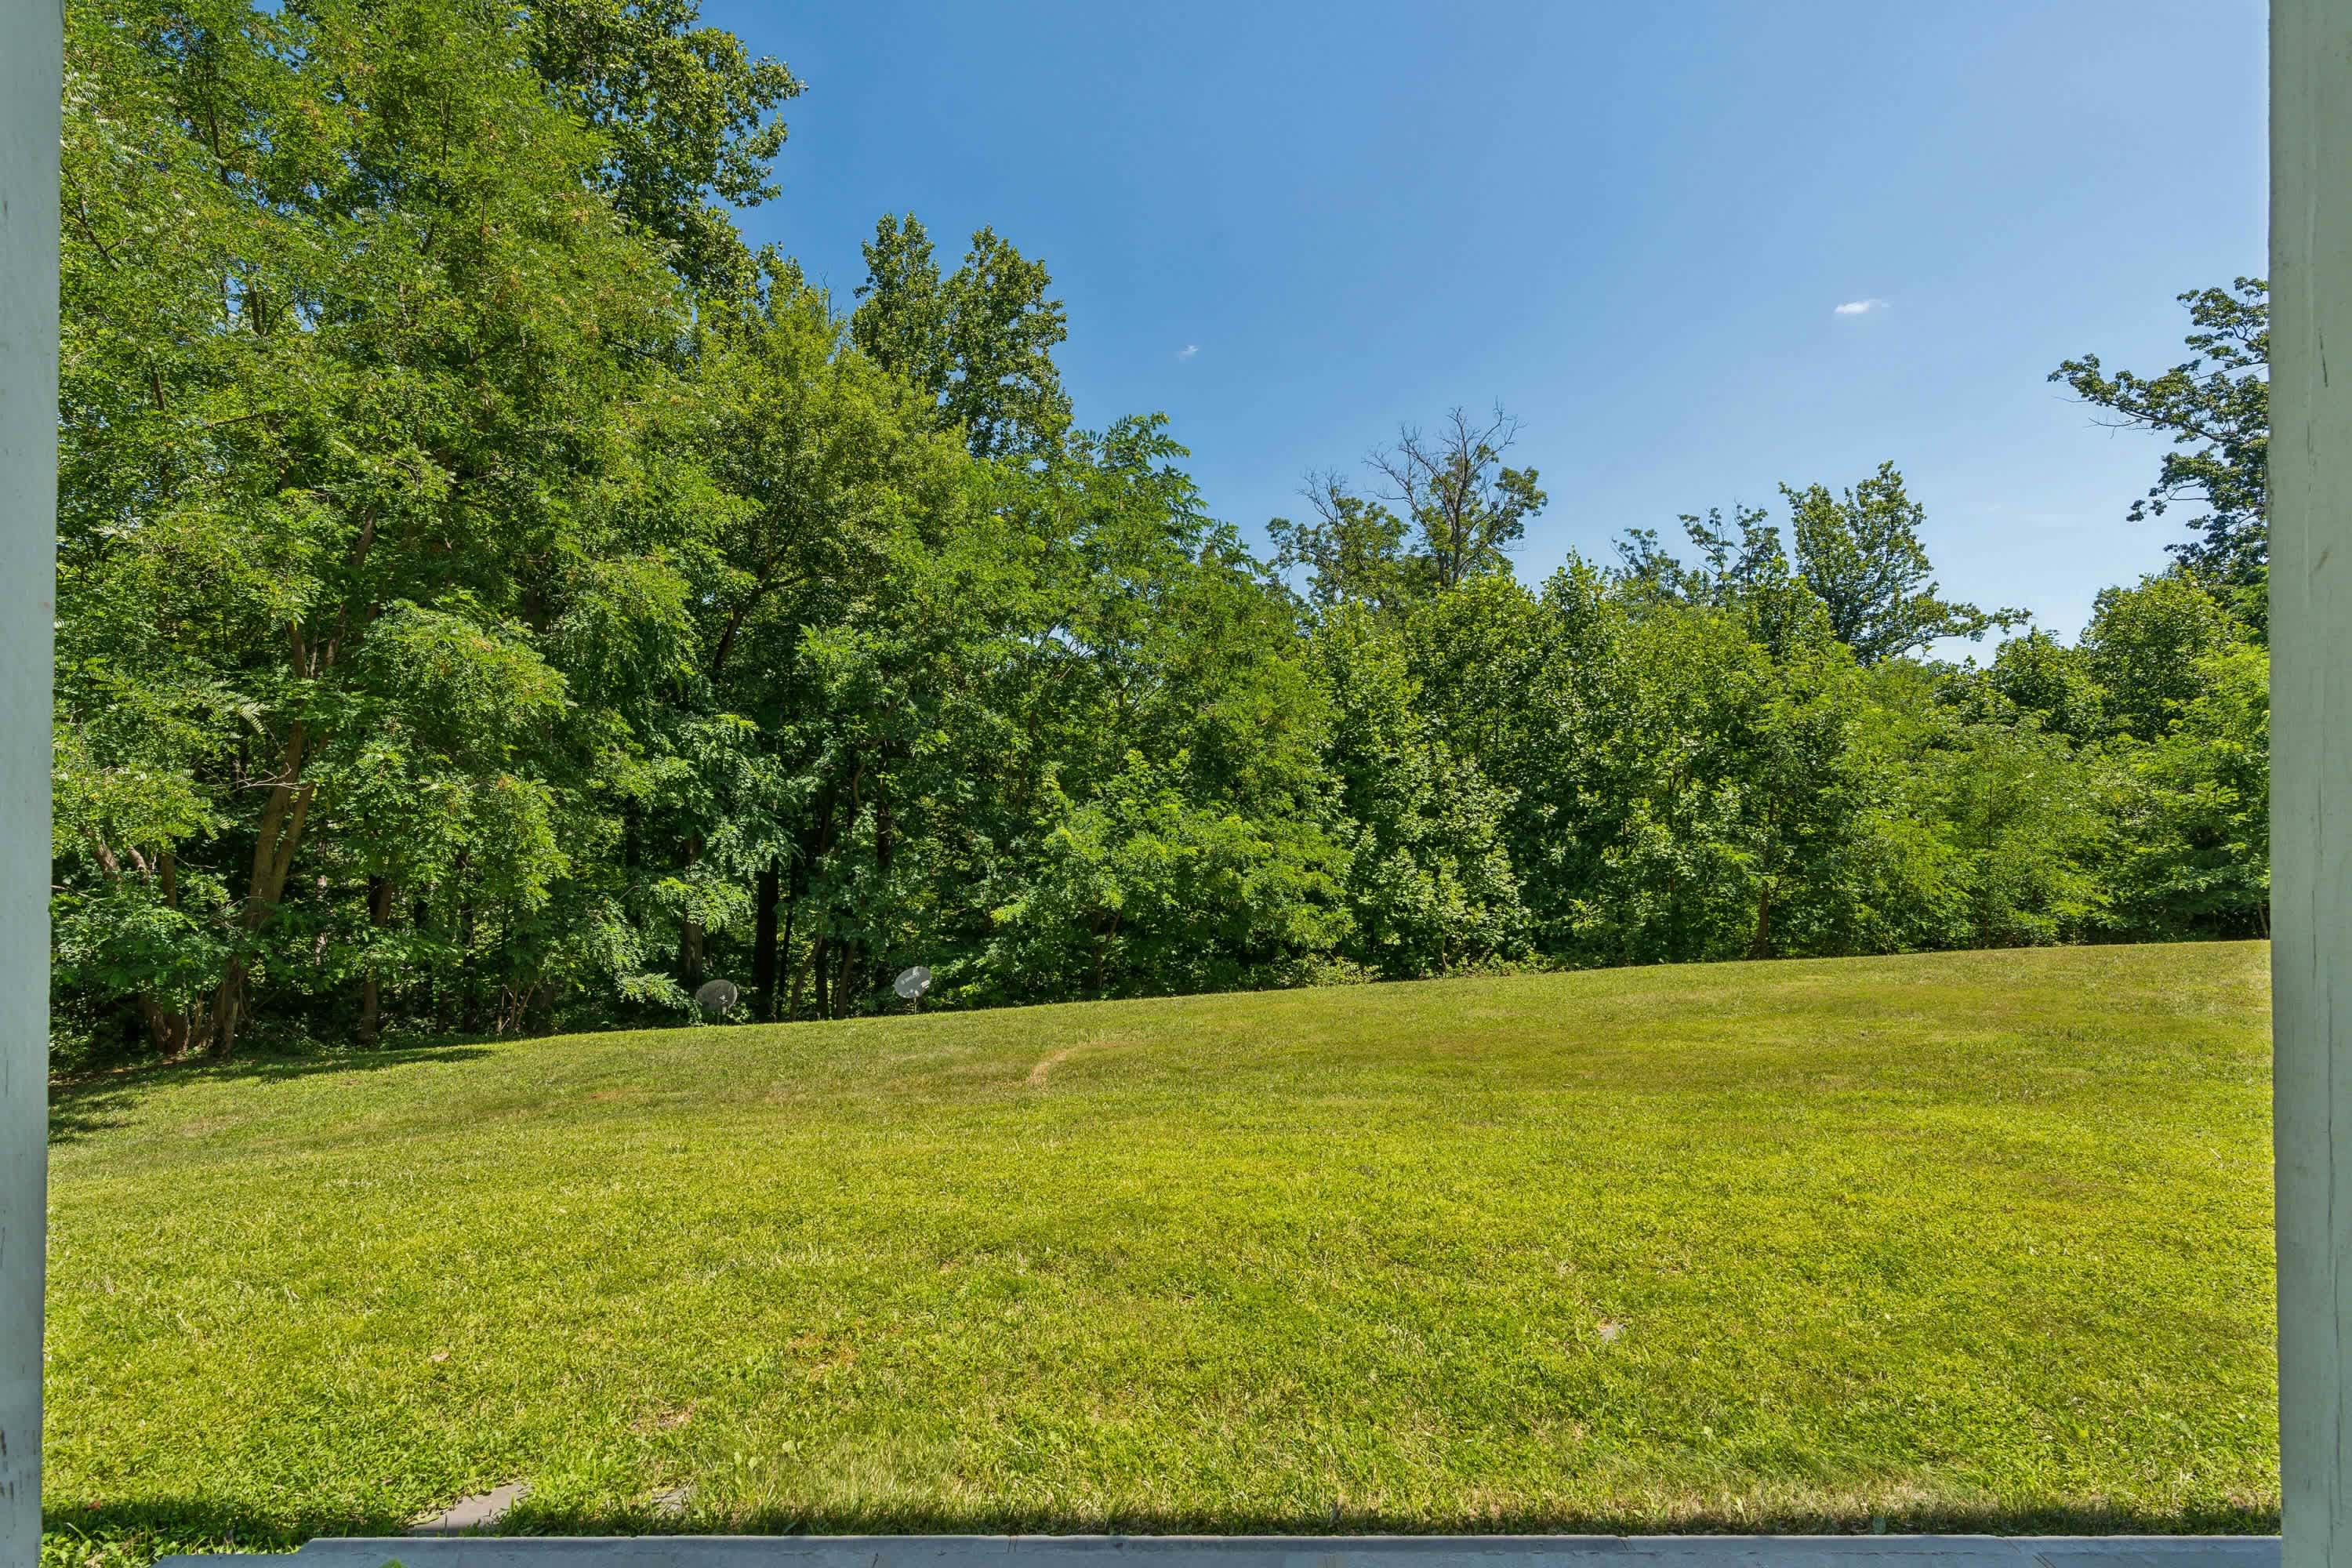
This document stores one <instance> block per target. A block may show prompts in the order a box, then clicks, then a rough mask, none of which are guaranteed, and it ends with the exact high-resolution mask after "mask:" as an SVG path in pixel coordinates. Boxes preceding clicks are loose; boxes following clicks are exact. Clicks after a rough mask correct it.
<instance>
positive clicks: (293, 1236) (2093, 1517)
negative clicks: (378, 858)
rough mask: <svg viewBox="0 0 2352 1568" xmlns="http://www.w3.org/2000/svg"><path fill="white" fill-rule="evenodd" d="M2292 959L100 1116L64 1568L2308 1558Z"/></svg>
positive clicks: (243, 1068)
mask: <svg viewBox="0 0 2352 1568" xmlns="http://www.w3.org/2000/svg"><path fill="white" fill-rule="evenodd" d="M2265 962H2266V958H2265V952H2264V950H2263V949H2262V948H2261V947H2259V946H2255V945H2203V946H2189V947H2141V948H2102V949H2090V950H2069V951H2043V952H1978V953H1959V954H1947V955H1935V956H1926V957H1909V958H1894V959H1882V960H1857V961H1842V962H1823V963H1772V964H1761V965H1754V964H1732V965H1721V966H1713V967H1705V968H1697V967H1691V968H1672V969H1650V970H1640V971H1626V972H1616V973H1584V974H1574V975H1563V976H1544V977H1530V978H1520V979H1507V980H1485V979H1482V980H1462V981H1444V982H1434V983H1430V984H1417V985H1393V986H1380V987H1371V988H1364V989H1352V990H1327V991H1314V992H1290V993H1281V994H1257V995H1233V996H1212V997H1199V998H1191V999H1183V1000H1173V1001H1158V1002H1138V1003H1118V1004H1104V1005H1073V1006H1062V1007H1049V1008H1039V1009H1034V1010H1028V1011H1018V1012H998V1013H985V1014H967V1015H961V1016H923V1017H906V1018H895V1019H874V1020H866V1021H862V1022H856V1023H847V1024H835V1025H797V1026H788V1027H772V1028H726V1029H695V1030H688V1029H679V1030H674V1031H668V1032H663V1033H653V1034H635V1035H601V1036H593V1037H571V1038H562V1039H550V1040H530V1041H523V1042H519V1043H514V1044H504V1045H493V1046H485V1047H457V1048H447V1049H441V1050H434V1051H418V1052H410V1053H387V1054H383V1055H376V1056H366V1057H354V1058H347V1059H343V1060H341V1061H337V1062H334V1063H332V1064H314V1063H306V1064H302V1065H284V1064H278V1065H271V1064H254V1065H238V1066H234V1067H232V1068H227V1069H224V1070H218V1071H205V1072H193V1071H177V1072H169V1073H151V1074H146V1075H141V1076H134V1077H130V1078H125V1079H117V1080H110V1081H108V1082H106V1083H103V1084H100V1085H96V1086H92V1087H88V1088H84V1089H78V1090H75V1091H71V1092H67V1093H63V1094H61V1095H60V1096H59V1099H58V1105H57V1109H56V1133H55V1138H56V1142H55V1144H54V1147H53V1151H52V1153H53V1170H52V1182H53V1191H54V1196H53V1219H52V1241H51V1269H52V1274H51V1286H50V1320H49V1353H50V1361H49V1378H50V1383H49V1417H48V1441H49V1449H48V1454H49V1458H48V1466H49V1469H48V1480H47V1504H48V1507H49V1509H50V1511H51V1520H52V1524H53V1527H55V1528H56V1530H57V1531H58V1535H57V1536H56V1538H55V1550H56V1551H58V1552H59V1553H60V1560H64V1554H65V1553H66V1552H68V1550H70V1552H72V1553H73V1555H72V1556H71V1559H70V1560H72V1561H75V1562H79V1561H80V1560H81V1558H82V1557H83V1556H85V1555H87V1554H88V1552H89V1547H87V1546H86V1545H82V1544H80V1543H79V1539H78V1537H75V1536H74V1535H73V1534H72V1533H71V1532H73V1531H86V1532H88V1533H89V1534H90V1535H91V1536H92V1537H94V1538H97V1539H99V1540H100V1541H108V1540H111V1541H116V1542H120V1543H121V1549H122V1550H125V1551H130V1550H152V1545H153V1544H154V1542H157V1541H160V1540H162V1539H164V1538H166V1537H168V1538H170V1539H173V1540H194V1539H200V1538H210V1539H219V1538H222V1537H224V1536H226V1534H227V1533H228V1532H230V1531H234V1533H235V1535H236V1538H237V1539H238V1540H240V1541H256V1540H269V1539H294V1538H299V1537H302V1536H306V1535H309V1534H312V1533H336V1532H352V1531H386V1530H393V1529H397V1528H399V1527H401V1526H402V1525H403V1524H404V1523H405V1522H406V1521H408V1520H409V1519H411V1518H412V1517H414V1516H415V1515H416V1514H418V1513H419V1512H420V1511H421V1510H426V1509H428V1508H431V1507H435V1506H437V1505H442V1504H446V1503H447V1502H448V1501H450V1500H453V1499H455V1498H457V1497H458V1496H460V1495H462V1494H465V1493H468V1492H474V1491H479V1490H484V1489H488V1488H489V1487H490V1486H492V1485H495V1484H498V1483H500V1482H503V1481H508V1480H511V1479H527V1480H529V1481H530V1485H531V1488H532V1490H531V1493H530V1499H529V1500H528V1501H527V1502H526V1503H525V1504H524V1505H523V1507H522V1508H521V1510H519V1511H518V1513H517V1514H516V1515H514V1516H513V1524H514V1527H515V1528H519V1529H533V1530H541V1529H544V1530H558V1529H560V1530H562V1531H625V1530H643V1529H650V1528H656V1527H660V1528H688V1529H719V1528H729V1529H770V1528H777V1529H781V1528H789V1527H803V1528H823V1529H875V1528H878V1529H920V1530H940V1529H956V1530H966V1529H971V1530H996V1529H1004V1528H1015V1527H1018V1528H1028V1529H1094V1528H1123V1529H1128V1530H1152V1529H1168V1528H1177V1527H1182V1528H1186V1529H1200V1530H1218V1531H1223V1530H1241V1529H1282V1530H1292V1529H1305V1530H1320V1529H1332V1528H1339V1529H1349V1530H1358V1529H1364V1530H1369V1529H1402V1530H1424V1529H1428V1530H1460V1529H1552V1528H1632V1529H1647V1528H1664V1527H1668V1526H1685V1527H1686V1526H1698V1527H1702V1528H1704V1527H1709V1526H1723V1527H1730V1528H1775V1527H1797V1526H1808V1527H1818V1526H1821V1525H1823V1524H1825V1523H1832V1522H1836V1523H1858V1522H1861V1521H1865V1520H1866V1519H1867V1518H1868V1517H1869V1516H1871V1515H1873V1514H1883V1515H1885V1516H1887V1518H1888V1519H1889V1520H1890V1521H1892V1523H1893V1525H1894V1527H1895V1528H1897V1529H1903V1528H1915V1527H1922V1526H1927V1525H1931V1524H1943V1525H1953V1524H1966V1525H1969V1526H1978V1527H1985V1528H1992V1529H2034V1528H2058V1527H2065V1528H2078V1527H2087V1528H2093V1529H2096V1528H2105V1527H2115V1528H2126V1527H2127V1528H2133V1529H2151V1530H2173V1529H2241V1528H2254V1527H2268V1526H2270V1525H2272V1524H2273V1521H2274V1519H2275V1513H2276V1503H2277V1441H2276V1435H2275V1430H2274V1421H2273V1414H2272V1401H2273V1390H2274V1383H2275V1370H2274V1361H2273V1330H2272V1319H2271V1313H2272V1252H2271V1237H2270V1175H2269V1171H2270V1162H2269V1152H2268V1146H2267V1139H2268V1122H2269V1105H2268V1093H2269V1089H2268V1083H2269V1070H2268V1068H2269V1064H2268V1047H2267V1014H2268V992H2267V983H2266V974H2265V968H2264V965H2265ZM678 1488H686V1489H690V1491H689V1493H688V1496H687V1497H686V1499H685V1501H684V1504H683V1506H684V1510H685V1513H684V1522H683V1525H682V1526H681V1525H669V1524H663V1523H661V1522H660V1521H659V1519H658V1516H657V1514H656V1505H655V1500H656V1494H657V1493H661V1492H664V1491H667V1490H669V1489H678ZM151 1530H152V1533H151Z"/></svg>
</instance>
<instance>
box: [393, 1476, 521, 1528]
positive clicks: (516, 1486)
mask: <svg viewBox="0 0 2352 1568" xmlns="http://www.w3.org/2000/svg"><path fill="white" fill-rule="evenodd" d="M528 1491H530V1482H529V1481H509V1482H508V1483H507V1484H506V1485H504V1486H502V1487H493V1488H491V1489H489V1490H488V1491H486V1492H484V1493H483V1494H482V1495H481V1496H479V1497H469V1498H461V1499H459V1500H457V1502H456V1503H454V1504H452V1505H451V1506H450V1508H449V1510H448V1511H447V1512H446V1513H442V1514H438V1515H436V1516H435V1517H434V1518H432V1519H428V1520H426V1521H425V1522H424V1523H422V1524H420V1525H418V1526H417V1527H416V1528H415V1529H414V1530H412V1531H409V1532H408V1533H409V1534H411V1535H466V1534H469V1533H472V1532H474V1531H483V1530H488V1528H489V1527H490V1526H491V1525H494V1524H496V1523H498V1521H499V1520H501V1519H504V1518H505V1517H506V1515H507V1510H509V1509H510V1508H512V1507H514V1505H515V1504H516V1503H518V1502H520V1501H521V1500H522V1498H523V1494H524V1493H526V1492H528Z"/></svg>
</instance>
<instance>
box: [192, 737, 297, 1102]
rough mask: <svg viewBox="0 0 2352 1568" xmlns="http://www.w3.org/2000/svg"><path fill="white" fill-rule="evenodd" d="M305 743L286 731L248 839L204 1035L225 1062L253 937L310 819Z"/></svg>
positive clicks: (241, 1009)
mask: <svg viewBox="0 0 2352 1568" xmlns="http://www.w3.org/2000/svg"><path fill="white" fill-rule="evenodd" d="M305 748H306V740H305V737H304V734H303V731H302V726H301V725H299V724H297V725H295V726H294V727H293V728H292V729H291V730H289V731H287V735H286V748H285V751H284V752H283V753H282V754H281V756H280V758H279V763H278V779H277V782H276V783H274V784H271V785H270V786H269V799H268V802H267V803H266V804H265V805H263V806H262V808H261V826H260V828H259V830H258V831H257V832H256V833H255V835H254V839H253V871H252V874H251V877H250V879H248V880H247V884H246V894H245V912H244V914H243V916H242V918H241V919H240V920H239V921H238V925H239V927H240V931H239V947H238V950H237V951H236V952H234V953H232V954H231V955H230V957H229V961H228V965H227V967H226V970H225V971H224V972H223V973H222V975H221V983H220V986H219V988H218V989H217V990H215V992H214V993H213V1001H212V1017H211V1024H210V1027H209V1028H208V1029H207V1031H206V1033H207V1034H208V1035H209V1037H210V1044H211V1047H212V1055H214V1056H215V1057H219V1058H224V1059H226V1058H227V1056H228V1055H229V1053H230V1052H231V1051H233V1050H235V1049H236V1027H237V1025H238V1024H239V1023H240V1022H241V1021H242V1020H243V1018H244V1015H245V983H246V980H247V977H248V976H249V975H250V974H251V973H253V966H252V953H253V947H254V945H255V943H254V938H255V937H256V936H257V935H258V934H259V932H260V931H261V928H262V925H263V924H264V922H266V921H268V918H269V916H270V914H271V913H272V912H273V911H274V910H276V909H277V908H278V897H279V895H281V894H282V893H283V892H284V891H285V890H286V874H287V873H288V872H289V871H290V870H292V869H293V868H294V852H295V850H296V849H298V848H299V847H301V843H302V825H303V823H304V822H305V821H306V820H307V819H308V818H309V816H310V795H311V792H312V789H313V787H314V786H312V785H310V784H305V783H303V782H302V763H303V762H304V753H305Z"/></svg>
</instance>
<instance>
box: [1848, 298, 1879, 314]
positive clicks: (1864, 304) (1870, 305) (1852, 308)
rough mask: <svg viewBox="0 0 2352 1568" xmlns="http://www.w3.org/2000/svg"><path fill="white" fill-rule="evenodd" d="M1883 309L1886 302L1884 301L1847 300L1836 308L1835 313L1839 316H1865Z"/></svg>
mask: <svg viewBox="0 0 2352 1568" xmlns="http://www.w3.org/2000/svg"><path fill="white" fill-rule="evenodd" d="M1885 309H1886V301H1885V300H1847V301H1846V302H1845V303H1844V304H1843V305H1840V306H1839V307H1838V308H1837V313H1838V314H1839V315H1841V316H1867V315H1869V314H1870V313H1871V312H1872V311H1873V310H1885Z"/></svg>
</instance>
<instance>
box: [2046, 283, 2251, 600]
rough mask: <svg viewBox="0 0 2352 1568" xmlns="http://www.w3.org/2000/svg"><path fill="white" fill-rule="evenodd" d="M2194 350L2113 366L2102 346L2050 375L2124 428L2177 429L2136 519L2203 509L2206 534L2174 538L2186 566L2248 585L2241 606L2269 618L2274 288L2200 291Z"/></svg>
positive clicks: (2199, 525)
mask: <svg viewBox="0 0 2352 1568" xmlns="http://www.w3.org/2000/svg"><path fill="white" fill-rule="evenodd" d="M2180 302H2181V303H2182V304H2184V305H2186V306H2188V307H2189V325H2190V326H2191V327H2192V328H2193V329H2194V330H2193V331H2190V332H2189V335H2188V339H2187V342H2188V346H2189V349H2190V350H2192V351H2193V353H2192V356H2191V357H2190V358H2189V359H2187V360H2184V361H2182V362H2181V363H2179V364H2177V365H2174V366H2173V367H2172V368H2171V369H2170V370H2168V371H2165V372H2163V373H2162V374H2158V375H2147V376H2144V375H2139V374H2135V373H2134V372H2131V371H2128V370H2121V371H2116V372H2114V373H2113V374H2109V372H2108V371H2107V369H2106V367H2105V365H2103V364H2102V363H2100V361H2099V356H2098V355H2096V354H2084V355H2083V356H2082V357H2081V358H2080V359H2070V360H2068V361H2066V362H2065V363H2063V364H2061V365H2060V366H2059V367H2058V368H2057V369H2056V370H2053V371H2052V372H2051V373H2050V379H2051V380H2052V381H2055V382H2063V383H2064V384H2066V385H2067V386H2069V387H2072V388H2073V389H2074V395H2076V396H2078V397H2080V398H2081V399H2082V400H2083V401H2084V402H2085V403H2088V404H2089V405H2092V406H2093V407H2095V408H2097V409H2099V410H2101V411H2103V412H2104V413H2105V415H2106V416H2108V417H2109V418H2110V419H2111V420H2112V421H2113V422H2114V423H2115V424H2116V426H2119V427H2121V428H2125V429H2133V430H2147V431H2151V432H2154V433H2156V434H2158V435H2162V436H2166V437H2170V439H2171V442H2172V446H2173V450H2171V451H2168V452H2167V453H2165V454H2164V462H2163V466H2162V467H2161V468H2160V469H2159V470H2158V475H2157V481H2156V483H2155V485H2154V486H2153V487H2151V488H2150V489H2149V490H2148V492H2147V495H2146V496H2144V497H2142V498H2141V499H2140V500H2137V501H2134V502H2133V503H2132V508H2131V513H2130V515H2131V518H2132V521H2135V522H2137V521H2141V520H2142V519H2145V518H2149V517H2161V516H2163V515H2164V514H2165V513H2166V512H2167V511H2168V510H2170V509H2171V508H2173V507H2175V506H2178V505H2182V504H2187V505H2189V506H2190V507H2192V508H2201V509H2203V510H2202V512H2201V515H2200V516H2197V517H2194V518H2191V519H2190V520H2189V527H2190V528H2192V529H2194V530H2196V531H2197V534H2198V537H2197V538H2196V539H2195V540H2194V541H2192V542H2188V543H2184V544H2176V545H2174V546H2172V547H2171V548H2172V551H2173V553H2174V554H2176V555H2178V556H2179V558H2180V561H2181V563H2182V564H2184V565H2186V566H2188V567H2189V568H2190V569H2191V570H2192V571H2194V572H2196V573H2198V574H2200V575H2203V576H2207V577H2210V578H2213V579H2214V580H2216V581H2218V582H2221V583H2225V584H2230V585H2231V586H2232V587H2234V588H2236V589H2238V590H2239V594H2238V595H2237V598H2238V604H2239V608H2240V611H2241V613H2242V614H2244V615H2245V616H2247V618H2248V619H2250V620H2252V621H2253V622H2254V623H2255V624H2257V625H2259V624H2261V622H2262V610H2263V605H2262V594H2261V588H2262V584H2263V581H2264V579H2265V576H2266V574H2267V571H2268V562H2269V560H2270V533H2269V521H2268V515H2269V504H2270V501H2269V496H2270V429H2271V415H2270V346H2271V331H2270V286H2269V285H2268V284H2267V283H2266V282H2265V281H2264V280H2263V279H2260V278H2240V279H2235V280H2234V281H2233V282H2231V285H2230V287H2228V288H2227V289H2190V290H2189V292H2187V293H2185V294H2183V295H2181V296H2180Z"/></svg>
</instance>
